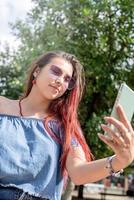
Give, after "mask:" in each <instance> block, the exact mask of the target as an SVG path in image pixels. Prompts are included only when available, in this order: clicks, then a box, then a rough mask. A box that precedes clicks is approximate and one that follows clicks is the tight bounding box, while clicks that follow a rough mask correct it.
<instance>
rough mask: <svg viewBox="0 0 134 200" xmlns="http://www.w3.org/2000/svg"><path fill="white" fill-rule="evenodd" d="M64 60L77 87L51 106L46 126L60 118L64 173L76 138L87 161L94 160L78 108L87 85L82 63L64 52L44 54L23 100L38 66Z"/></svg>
mask: <svg viewBox="0 0 134 200" xmlns="http://www.w3.org/2000/svg"><path fill="white" fill-rule="evenodd" d="M57 57H58V58H62V59H65V61H67V62H69V63H70V64H71V65H72V67H73V75H72V77H73V78H74V79H75V80H76V84H75V87H74V88H73V89H72V90H66V92H65V93H64V94H63V95H62V96H61V97H59V98H57V99H55V100H53V101H52V102H51V104H50V106H49V112H50V116H49V117H48V118H47V120H45V126H46V128H47V130H49V129H48V121H49V120H50V118H55V117H56V118H58V119H60V122H61V123H62V124H63V127H64V140H63V143H62V148H63V151H62V154H61V158H60V161H61V170H62V173H63V174H64V172H65V171H66V169H65V163H66V158H67V154H68V152H69V149H70V147H71V145H70V144H71V138H72V137H74V138H75V139H76V140H77V141H78V143H79V144H80V145H81V146H82V148H83V151H84V152H85V157H86V159H87V161H89V160H91V159H92V158H93V156H92V154H91V151H90V149H89V147H88V145H87V143H86V141H85V138H84V136H83V134H82V130H81V127H80V123H79V120H78V114H77V113H78V106H79V103H80V100H81V98H82V94H83V89H84V85H85V78H84V77H85V76H84V70H83V67H82V65H81V64H80V62H79V61H78V60H77V58H76V57H75V56H74V55H71V54H69V53H66V52H62V51H51V52H47V53H46V54H43V55H42V56H41V57H39V58H38V59H36V60H35V61H34V62H33V63H32V64H31V67H30V70H29V76H28V78H27V82H26V87H25V92H24V95H23V97H22V98H25V97H27V96H28V95H29V93H30V91H31V89H32V86H33V84H32V81H33V80H34V76H33V73H34V71H35V69H36V68H37V66H38V67H39V68H43V67H45V65H47V64H49V63H50V62H51V60H52V59H53V58H57Z"/></svg>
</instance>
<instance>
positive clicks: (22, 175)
mask: <svg viewBox="0 0 134 200" xmlns="http://www.w3.org/2000/svg"><path fill="white" fill-rule="evenodd" d="M49 127H50V128H51V130H52V132H53V133H54V134H55V135H56V137H55V138H60V134H61V132H60V131H61V130H60V126H59V124H58V121H56V120H53V121H50V122H49ZM61 151H62V145H61V144H60V143H59V142H58V140H56V139H54V137H52V135H50V134H49V133H48V132H47V131H46V129H45V127H44V120H40V119H36V118H26V117H19V116H12V115H6V114H0V185H4V186H5V187H6V186H7V187H8V186H15V187H17V188H20V189H22V190H23V191H24V192H28V193H29V194H32V195H35V196H37V197H42V198H47V199H50V200H59V199H61V194H62V189H63V177H62V175H61V171H60V161H59V160H60V156H61Z"/></svg>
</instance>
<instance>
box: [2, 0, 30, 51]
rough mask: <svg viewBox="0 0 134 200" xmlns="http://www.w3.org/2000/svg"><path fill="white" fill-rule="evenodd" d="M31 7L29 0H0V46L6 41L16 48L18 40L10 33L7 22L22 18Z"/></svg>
mask: <svg viewBox="0 0 134 200" xmlns="http://www.w3.org/2000/svg"><path fill="white" fill-rule="evenodd" d="M31 8H32V2H31V0H22V1H18V0H0V48H2V45H3V44H4V43H5V41H7V42H8V43H9V44H10V46H11V47H12V46H13V47H14V48H16V47H17V44H18V43H19V41H16V39H15V37H14V36H13V35H12V34H11V29H10V26H9V24H8V23H9V22H15V21H16V20H17V19H22V20H24V19H25V18H26V13H27V12H28V11H29V10H30V9H31Z"/></svg>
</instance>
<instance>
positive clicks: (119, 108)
mask: <svg viewBox="0 0 134 200" xmlns="http://www.w3.org/2000/svg"><path fill="white" fill-rule="evenodd" d="M116 109H117V113H118V115H119V118H120V121H121V122H122V123H123V124H124V125H125V127H126V128H127V129H128V130H129V131H130V132H131V131H133V128H132V126H131V123H130V122H129V121H128V119H127V117H126V114H125V112H124V110H123V108H122V106H121V105H118V106H117V108H116Z"/></svg>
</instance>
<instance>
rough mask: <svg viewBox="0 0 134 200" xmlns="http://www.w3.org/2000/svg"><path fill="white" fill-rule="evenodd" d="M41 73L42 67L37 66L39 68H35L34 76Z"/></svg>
mask: <svg viewBox="0 0 134 200" xmlns="http://www.w3.org/2000/svg"><path fill="white" fill-rule="evenodd" d="M39 73H40V68H39V67H37V68H36V69H35V70H34V73H33V76H34V77H35V78H36V77H37V76H38V74H39Z"/></svg>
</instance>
